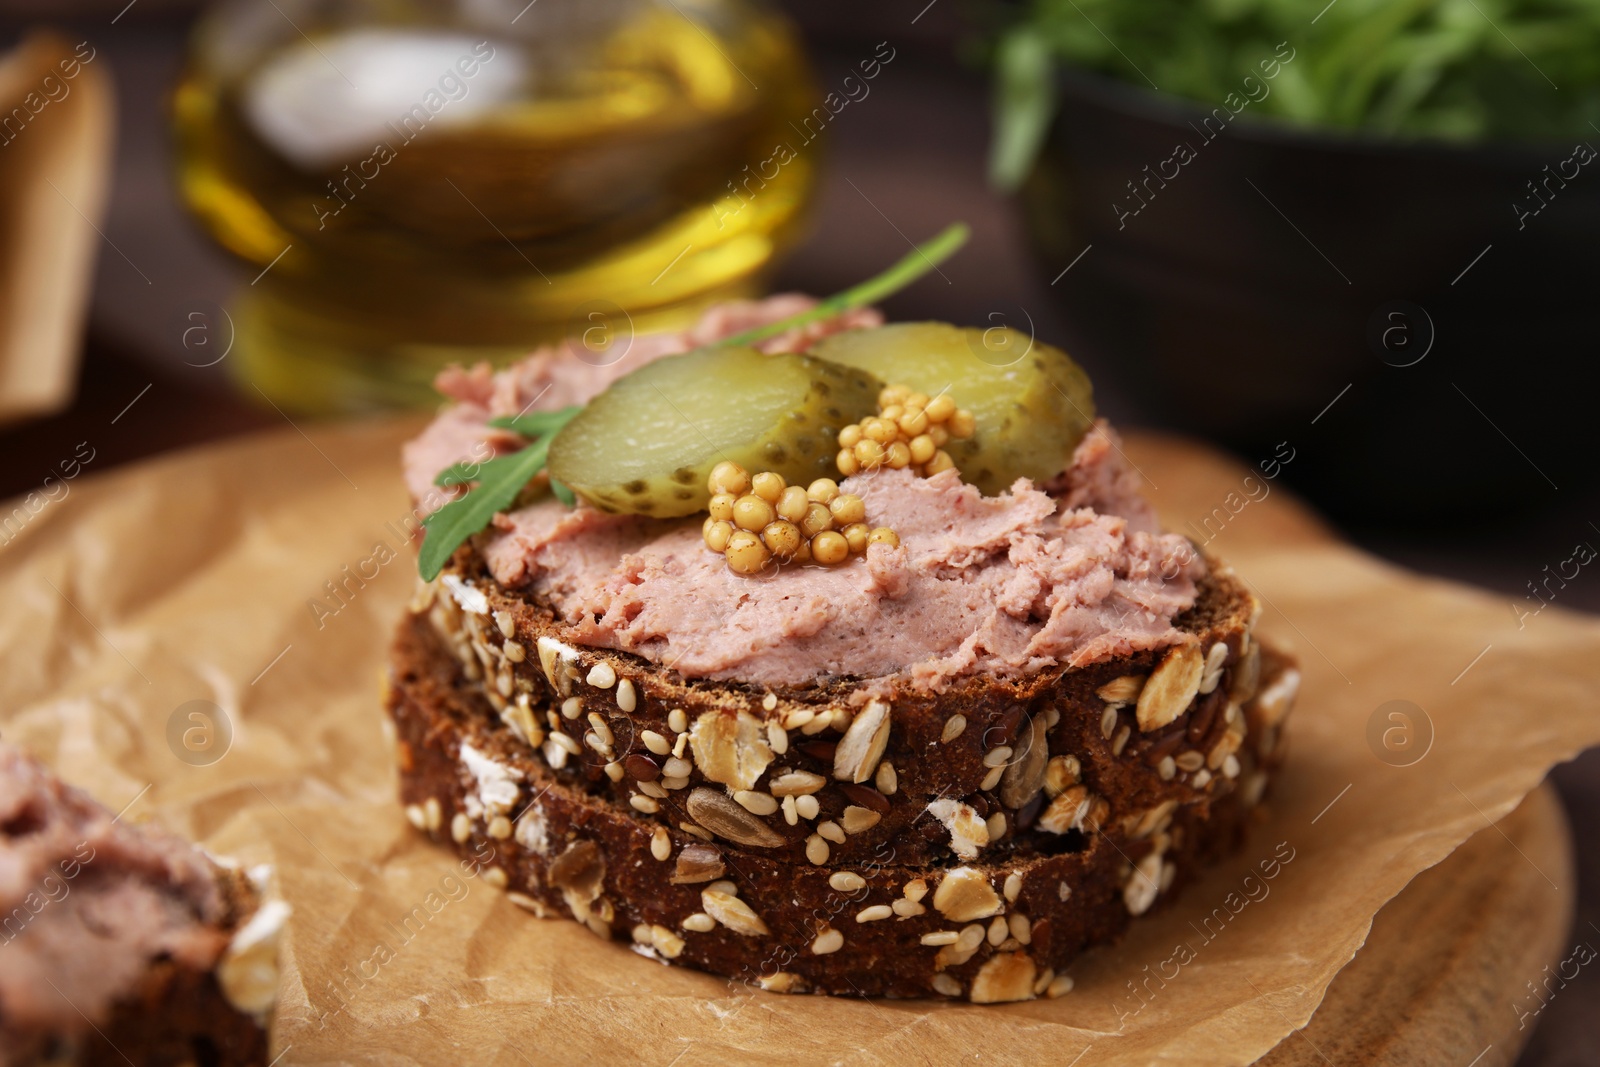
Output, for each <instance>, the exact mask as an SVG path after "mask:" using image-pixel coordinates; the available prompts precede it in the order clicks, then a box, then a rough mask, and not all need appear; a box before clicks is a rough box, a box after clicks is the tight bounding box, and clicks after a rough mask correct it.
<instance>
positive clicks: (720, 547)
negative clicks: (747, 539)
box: [701, 518, 733, 552]
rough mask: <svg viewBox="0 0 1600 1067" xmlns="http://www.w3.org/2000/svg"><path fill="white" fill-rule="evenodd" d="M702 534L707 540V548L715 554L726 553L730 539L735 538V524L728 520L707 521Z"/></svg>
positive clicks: (714, 519)
mask: <svg viewBox="0 0 1600 1067" xmlns="http://www.w3.org/2000/svg"><path fill="white" fill-rule="evenodd" d="M701 532H702V534H703V535H704V536H705V539H706V547H707V548H709V549H710V550H711V551H713V552H726V551H727V550H728V539H729V538H731V537H732V536H733V523H731V522H729V521H728V520H727V519H716V518H708V519H706V524H705V527H704V528H703V529H702V531H701Z"/></svg>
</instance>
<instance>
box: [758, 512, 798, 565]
mask: <svg viewBox="0 0 1600 1067" xmlns="http://www.w3.org/2000/svg"><path fill="white" fill-rule="evenodd" d="M761 543H762V544H764V545H766V546H767V550H768V551H769V552H771V553H772V554H773V555H774V556H776V557H778V559H780V560H787V559H789V558H791V557H792V556H793V555H794V554H795V553H796V552H798V551H799V550H800V546H801V545H802V544H804V543H805V538H803V537H801V536H800V527H798V526H796V525H795V524H794V523H792V522H786V521H785V520H783V519H779V520H778V521H776V522H769V523H768V524H767V526H766V529H764V530H762V531H761Z"/></svg>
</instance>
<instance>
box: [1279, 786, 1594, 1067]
mask: <svg viewBox="0 0 1600 1067" xmlns="http://www.w3.org/2000/svg"><path fill="white" fill-rule="evenodd" d="M1576 890H1577V874H1576V871H1575V870H1574V866H1573V859H1572V842H1571V839H1570V836H1569V834H1568V830H1567V820H1566V815H1565V813H1564V812H1563V811H1562V808H1561V802H1560V800H1559V799H1557V797H1556V794H1555V790H1554V789H1553V788H1551V787H1550V786H1549V785H1548V784H1546V785H1544V786H1541V787H1540V788H1539V789H1538V790H1537V791H1535V792H1533V793H1531V794H1529V796H1528V799H1527V800H1525V801H1523V802H1522V806H1521V807H1519V808H1518V809H1517V810H1516V811H1514V812H1512V813H1511V814H1510V815H1508V816H1506V817H1505V818H1504V819H1503V820H1501V821H1500V823H1499V824H1498V825H1497V826H1495V827H1493V828H1488V829H1485V830H1484V831H1483V832H1482V833H1480V834H1478V835H1477V836H1475V837H1473V838H1472V839H1471V840H1469V841H1467V843H1466V844H1464V845H1462V846H1461V847H1460V848H1459V849H1457V850H1456V851H1455V852H1454V853H1452V854H1451V855H1450V857H1449V858H1448V859H1446V860H1445V861H1444V862H1443V863H1440V864H1439V865H1438V866H1437V867H1434V868H1432V869H1431V870H1427V871H1424V872H1422V873H1421V874H1419V875H1418V876H1417V877H1416V879H1415V880H1413V881H1412V883H1411V884H1410V885H1409V886H1407V887H1406V889H1405V891H1404V892H1402V893H1401V894H1400V895H1399V896H1398V897H1396V898H1394V900H1392V901H1390V902H1389V904H1388V905H1387V906H1386V907H1385V908H1384V909H1383V910H1382V911H1380V912H1379V913H1378V917H1377V919H1376V920H1374V922H1373V924H1372V934H1371V936H1370V937H1368V939H1367V943H1366V945H1365V946H1364V947H1363V948H1362V949H1361V951H1360V952H1359V953H1357V954H1356V958H1355V959H1354V960H1352V961H1351V962H1350V964H1349V966H1347V967H1345V969H1344V970H1342V971H1340V972H1339V976H1338V977H1337V978H1335V979H1334V980H1333V985H1331V986H1330V987H1329V988H1328V995H1327V997H1326V998H1325V999H1324V1000H1323V1002H1322V1006H1321V1007H1320V1008H1318V1009H1317V1012H1316V1014H1315V1015H1314V1016H1312V1018H1311V1023H1310V1025H1308V1026H1307V1027H1306V1028H1305V1029H1304V1030H1301V1031H1298V1032H1297V1033H1294V1034H1290V1035H1289V1037H1288V1038H1287V1039H1285V1040H1284V1042H1283V1043H1282V1044H1280V1045H1279V1046H1278V1047H1277V1048H1275V1049H1273V1050H1272V1052H1270V1053H1269V1054H1268V1055H1267V1056H1266V1057H1264V1058H1263V1059H1261V1060H1260V1061H1258V1067H1327V1065H1328V1064H1337V1065H1339V1067H1351V1065H1355V1064H1362V1065H1365V1064H1384V1065H1385V1067H1412V1065H1422V1064H1428V1065H1433V1064H1439V1065H1449V1067H1468V1065H1471V1067H1505V1065H1507V1064H1510V1063H1513V1062H1514V1061H1515V1060H1516V1058H1517V1053H1518V1052H1519V1051H1520V1050H1521V1049H1522V1046H1523V1044H1524V1043H1526V1042H1527V1040H1528V1038H1529V1037H1530V1036H1532V1034H1533V1027H1534V1022H1535V1020H1534V1019H1532V1018H1529V1019H1528V1020H1527V1026H1526V1028H1522V1027H1519V1016H1518V1012H1519V1011H1533V1010H1537V1007H1538V1002H1537V1001H1536V1000H1534V999H1533V996H1532V994H1531V993H1529V991H1528V986H1527V984H1526V983H1527V982H1529V981H1533V982H1534V983H1535V984H1536V985H1537V984H1538V981H1539V979H1540V978H1541V977H1542V974H1541V972H1542V970H1543V968H1544V967H1545V966H1546V965H1547V964H1550V965H1553V964H1554V963H1555V962H1556V961H1557V960H1559V959H1561V958H1562V957H1563V956H1564V955H1565V954H1566V952H1567V950H1568V949H1569V948H1570V947H1571V946H1570V944H1569V943H1568V941H1569V937H1570V930H1571V926H1572V914H1573V912H1572V909H1573V900H1574V897H1575V895H1576Z"/></svg>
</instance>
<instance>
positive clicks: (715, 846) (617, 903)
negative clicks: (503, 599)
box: [387, 615, 1293, 1003]
mask: <svg viewBox="0 0 1600 1067" xmlns="http://www.w3.org/2000/svg"><path fill="white" fill-rule="evenodd" d="M1257 647H1260V646H1257ZM1260 663H1261V676H1262V681H1263V683H1264V685H1263V692H1262V697H1263V698H1267V699H1268V700H1269V701H1270V700H1271V699H1273V698H1272V697H1271V696H1270V695H1271V694H1272V693H1274V692H1283V691H1284V690H1285V687H1286V682H1287V679H1289V678H1290V676H1291V673H1292V671H1293V668H1292V667H1291V666H1290V665H1289V664H1288V663H1287V661H1285V660H1284V659H1282V658H1281V657H1279V656H1277V655H1276V654H1274V653H1272V652H1270V651H1267V652H1265V653H1264V654H1263V655H1262V656H1261V660H1260ZM394 664H395V666H394V668H393V672H392V676H391V684H390V687H389V693H388V698H387V699H388V707H389V711H390V714H391V715H392V716H393V718H394V722H395V726H396V735H397V736H396V744H397V748H398V751H399V758H400V767H401V775H400V793H401V797H402V800H403V802H404V804H405V807H406V812H407V815H408V817H409V818H410V819H411V820H412V822H413V823H414V824H415V825H416V826H417V827H418V828H419V829H421V830H424V831H426V832H428V833H429V834H430V835H432V836H433V837H434V838H435V839H437V840H440V841H443V842H447V843H449V844H451V845H452V846H453V847H454V848H455V849H456V850H457V851H458V852H459V853H460V854H461V855H462V856H469V855H470V856H476V857H481V856H482V855H483V854H484V851H485V846H487V847H488V848H491V849H493V854H494V856H495V859H494V860H493V861H492V863H493V865H492V866H491V867H490V868H489V869H488V870H487V871H486V872H485V878H486V879H487V880H488V881H489V882H490V883H491V884H494V885H498V886H500V887H501V888H503V889H505V890H506V891H507V892H508V894H509V895H510V897H511V899H512V900H513V901H514V902H516V903H517V904H518V905H520V906H522V907H523V908H526V909H527V910H528V911H530V912H532V913H534V914H535V915H538V916H541V917H543V916H567V917H570V918H572V919H575V920H576V921H578V922H581V923H583V924H585V925H586V926H587V927H588V928H589V929H590V930H591V931H593V932H594V933H595V934H597V935H599V936H600V937H604V938H617V939H620V940H623V941H626V942H630V943H631V944H632V945H633V946H634V949H635V951H637V952H640V953H641V954H643V955H646V956H650V957H651V958H655V959H660V960H663V961H666V962H670V963H675V964H681V965H688V966H692V967H696V968H699V969H701V970H706V971H710V972H712V973H715V974H720V975H725V976H728V977H730V978H734V979H739V980H742V981H745V982H749V983H752V984H754V985H757V986H759V987H760V988H763V989H767V990H771V991H775V992H785V993H801V992H815V993H831V994H839V995H847V996H895V997H939V998H953V999H968V1000H971V1001H973V1002H976V1003H986V1002H1001V1001H1014V1000H1027V999H1031V998H1033V997H1035V996H1045V995H1059V994H1060V993H1062V992H1065V991H1066V990H1067V989H1070V987H1071V983H1070V980H1068V979H1067V977H1066V975H1065V972H1066V969H1067V968H1068V967H1069V966H1070V964H1071V963H1072V961H1073V960H1074V959H1076V958H1077V957H1078V956H1079V955H1080V954H1081V953H1082V952H1083V951H1084V950H1085V949H1088V948H1091V947H1093V946H1096V945H1102V944H1107V943H1110V942H1113V941H1115V940H1116V939H1117V938H1118V937H1119V936H1120V935H1121V933H1122V932H1123V931H1124V930H1125V929H1126V927H1127V925H1128V923H1129V922H1130V921H1131V920H1132V919H1133V918H1134V917H1135V916H1138V915H1141V914H1143V913H1144V912H1146V911H1147V910H1149V909H1150V908H1151V907H1152V906H1154V905H1156V904H1157V903H1158V902H1159V901H1160V900H1162V899H1164V898H1167V897H1170V896H1171V895H1172V894H1173V893H1175V892H1177V891H1178V890H1179V889H1181V888H1182V886H1183V884H1184V883H1186V882H1188V881H1190V880H1191V879H1193V878H1194V877H1195V876H1196V875H1197V874H1198V873H1199V871H1200V870H1201V869H1202V868H1203V867H1204V866H1205V864H1207V863H1208V862H1210V861H1212V860H1214V859H1216V858H1217V857H1219V856H1222V855H1225V854H1227V853H1229V852H1231V851H1233V850H1234V849H1235V848H1236V847H1237V846H1238V844H1239V843H1240V841H1241V840H1242V835H1243V834H1244V831H1245V828H1246V825H1247V823H1248V821H1249V817H1250V814H1251V811H1252V809H1253V808H1254V806H1255V805H1256V804H1257V803H1258V802H1259V800H1260V799H1261V791H1262V789H1263V787H1264V786H1265V784H1266V781H1267V775H1268V774H1269V773H1270V772H1271V771H1272V770H1273V769H1275V768H1276V766H1277V765H1278V762H1279V760H1280V759H1281V756H1282V751H1283V750H1282V746H1281V744H1279V743H1278V741H1276V740H1275V739H1274V736H1275V734H1276V732H1277V731H1276V729H1275V726H1274V724H1273V723H1272V722H1270V721H1269V720H1270V719H1271V718H1272V717H1273V716H1274V715H1277V714H1279V713H1280V712H1281V705H1273V704H1268V703H1262V702H1261V701H1259V700H1258V701H1257V702H1254V703H1253V705H1252V709H1251V711H1250V713H1249V714H1248V715H1247V716H1246V717H1247V718H1248V719H1249V720H1250V723H1249V728H1248V730H1247V731H1246V732H1245V734H1244V741H1243V744H1242V747H1240V748H1239V749H1237V750H1236V751H1234V752H1232V753H1230V755H1232V756H1233V758H1234V759H1236V760H1238V761H1239V763H1240V765H1241V767H1242V768H1244V770H1243V771H1242V773H1241V775H1240V777H1239V779H1237V781H1239V782H1242V783H1243V785H1242V786H1241V787H1239V788H1232V789H1228V790H1226V791H1222V792H1220V793H1218V794H1217V795H1214V796H1213V797H1212V798H1211V799H1210V800H1209V802H1207V803H1205V804H1199V803H1193V804H1180V803H1178V802H1177V801H1175V800H1172V799H1167V800H1162V801H1158V802H1156V803H1154V804H1153V805H1151V806H1138V805H1132V804H1129V803H1127V802H1126V801H1125V800H1124V799H1123V798H1116V799H1114V800H1111V801H1106V808H1105V809H1104V813H1103V819H1104V821H1103V824H1101V825H1098V826H1094V824H1093V820H1092V819H1089V818H1088V809H1089V807H1090V805H1092V804H1093V800H1092V799H1091V798H1090V796H1089V794H1088V792H1087V790H1085V789H1084V787H1083V786H1082V785H1081V784H1076V783H1073V782H1072V781H1071V776H1070V774H1067V773H1065V772H1064V771H1063V772H1060V773H1058V774H1057V775H1055V776H1052V777H1051V778H1049V779H1047V780H1046V782H1045V783H1044V784H1043V785H1042V786H1041V790H1042V792H1043V794H1044V795H1045V797H1046V798H1048V802H1049V804H1051V805H1060V806H1062V807H1065V806H1067V805H1071V806H1072V807H1073V808H1074V809H1075V810H1076V811H1078V812H1081V813H1082V816H1081V817H1082V818H1084V819H1086V821H1087V822H1088V824H1089V826H1088V827H1086V828H1085V829H1084V830H1081V831H1072V832H1068V833H1066V834H1062V835H1046V838H1035V841H1036V842H1037V843H1038V845H1039V846H1040V847H1024V846H1022V845H1017V844H1013V845H1011V846H1009V847H1004V848H997V849H983V850H981V851H980V852H979V854H978V856H977V858H975V859H973V860H963V859H961V858H960V857H957V856H954V855H950V856H947V858H946V859H945V860H943V861H942V862H939V863H932V864H926V865H916V864H913V865H907V864H902V863H899V862H897V860H898V859H899V857H898V856H897V855H896V854H895V848H894V846H892V845H886V846H881V847H880V848H879V849H878V850H877V851H876V852H875V853H873V854H870V855H865V854H863V855H858V856H857V857H856V858H855V859H852V860H844V861H841V860H830V862H828V863H826V864H823V865H816V864H812V863H808V862H805V861H801V862H795V861H794V860H792V859H790V858H787V857H785V856H783V855H781V854H779V853H778V852H776V851H775V850H773V849H766V848H761V847H746V846H743V845H739V844H736V843H733V842H730V841H728V840H725V839H722V838H713V839H711V840H707V838H706V837H705V836H703V835H702V834H700V833H697V832H696V833H691V832H688V831H687V830H685V829H682V828H680V827H678V826H673V825H670V824H669V823H665V822H662V821H659V820H655V819H650V818H641V817H640V814H639V813H638V812H637V811H635V810H634V809H632V808H630V807H627V806H625V805H621V804H618V803H616V802H615V801H613V800H610V799H609V798H607V797H605V796H604V795H596V794H594V793H591V792H589V791H587V790H586V789H585V788H584V785H583V782H582V780H581V779H579V778H577V777H575V776H573V775H570V774H563V773H562V772H557V771H553V770H552V769H551V767H550V765H549V764H548V763H546V762H545V761H544V760H543V759H542V758H541V756H540V754H539V752H538V750H537V749H535V748H532V747H530V746H528V745H527V744H525V743H523V742H522V741H521V740H520V739H519V738H518V737H517V736H516V734H515V733H514V732H513V731H512V730H510V729H508V728H507V727H506V726H505V724H504V722H503V720H502V718H501V716H500V713H499V712H497V711H496V710H495V709H494V708H493V707H492V706H491V705H490V703H489V701H488V699H487V695H486V691H485V689H484V688H483V686H482V682H481V677H480V679H479V680H476V681H475V680H472V679H469V678H468V676H467V673H466V671H465V669H464V667H463V664H462V662H461V660H459V659H458V658H457V657H456V655H455V654H454V652H453V651H452V649H451V647H450V643H449V641H448V640H447V639H446V638H445V637H444V636H443V635H441V634H440V633H439V631H438V630H437V629H435V628H434V627H433V625H432V624H431V623H430V621H429V620H428V619H427V618H426V617H425V616H422V615H410V616H408V617H407V618H406V619H405V620H404V622H403V623H402V624H401V628H400V632H399V634H398V636H397V638H396V642H395V648H394ZM1224 780H1226V781H1234V780H1232V779H1224ZM1089 827H1092V828H1089ZM691 828H692V827H691Z"/></svg>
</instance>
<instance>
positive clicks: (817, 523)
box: [800, 503, 833, 537]
mask: <svg viewBox="0 0 1600 1067" xmlns="http://www.w3.org/2000/svg"><path fill="white" fill-rule="evenodd" d="M831 529H833V512H832V511H830V510H828V505H826V504H817V503H812V504H809V505H807V507H806V517H805V518H803V519H801V520H800V532H801V533H803V534H805V535H806V536H807V537H815V536H817V534H819V533H821V532H822V531H823V530H831Z"/></svg>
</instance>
